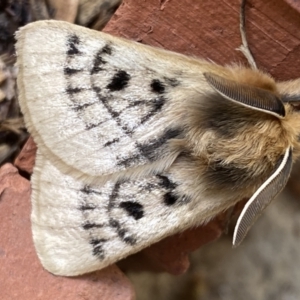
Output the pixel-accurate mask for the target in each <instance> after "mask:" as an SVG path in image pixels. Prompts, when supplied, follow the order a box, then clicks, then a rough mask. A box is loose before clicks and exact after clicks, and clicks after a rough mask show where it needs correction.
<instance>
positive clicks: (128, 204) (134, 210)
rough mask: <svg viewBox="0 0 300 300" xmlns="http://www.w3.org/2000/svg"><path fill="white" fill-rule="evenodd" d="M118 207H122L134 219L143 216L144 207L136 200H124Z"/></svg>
mask: <svg viewBox="0 0 300 300" xmlns="http://www.w3.org/2000/svg"><path fill="white" fill-rule="evenodd" d="M120 208H123V209H124V210H125V211H126V212H127V213H128V215H129V216H130V217H133V218H134V219H135V220H139V219H141V218H142V217H143V216H144V207H143V205H141V204H140V203H138V202H133V201H125V202H122V203H121V204H120Z"/></svg>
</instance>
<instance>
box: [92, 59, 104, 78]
mask: <svg viewBox="0 0 300 300" xmlns="http://www.w3.org/2000/svg"><path fill="white" fill-rule="evenodd" d="M104 64H106V61H105V60H104V59H103V58H102V57H101V56H99V55H97V56H96V57H95V59H94V65H93V68H92V70H91V74H92V75H93V74H96V73H98V72H100V71H102V70H103V68H102V65H104Z"/></svg>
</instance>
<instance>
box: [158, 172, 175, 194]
mask: <svg viewBox="0 0 300 300" xmlns="http://www.w3.org/2000/svg"><path fill="white" fill-rule="evenodd" d="M156 177H157V178H158V179H159V185H160V186H161V187H163V188H165V189H167V190H170V191H171V190H174V189H175V188H176V187H177V186H178V185H177V183H175V182H173V181H171V180H170V179H169V178H168V177H167V176H163V175H156Z"/></svg>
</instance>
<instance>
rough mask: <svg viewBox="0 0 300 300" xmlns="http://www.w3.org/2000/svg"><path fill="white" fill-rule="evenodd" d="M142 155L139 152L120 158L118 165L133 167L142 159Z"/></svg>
mask: <svg viewBox="0 0 300 300" xmlns="http://www.w3.org/2000/svg"><path fill="white" fill-rule="evenodd" d="M140 159H141V156H140V155H138V154H135V155H132V156H130V157H126V158H123V159H118V163H117V166H124V167H125V168H129V167H131V166H132V165H133V164H134V163H135V162H138V161H140Z"/></svg>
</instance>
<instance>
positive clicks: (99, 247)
mask: <svg viewBox="0 0 300 300" xmlns="http://www.w3.org/2000/svg"><path fill="white" fill-rule="evenodd" d="M105 242H107V240H106V239H91V240H90V244H91V245H92V246H93V255H95V256H97V257H98V258H99V259H101V260H103V259H104V258H105V253H104V250H103V243H105Z"/></svg>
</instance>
